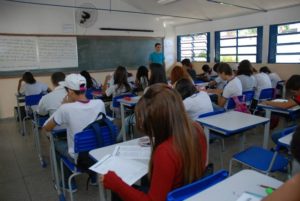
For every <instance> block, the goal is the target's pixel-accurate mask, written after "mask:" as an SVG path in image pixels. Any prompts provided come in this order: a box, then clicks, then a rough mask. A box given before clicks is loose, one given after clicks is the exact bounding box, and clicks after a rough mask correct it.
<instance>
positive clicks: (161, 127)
mask: <svg viewBox="0 0 300 201" xmlns="http://www.w3.org/2000/svg"><path fill="white" fill-rule="evenodd" d="M135 115H136V119H137V128H138V129H139V130H140V131H141V132H142V133H145V134H146V135H147V136H149V138H150V143H151V146H152V154H151V159H150V162H149V163H150V164H149V178H150V188H149V191H148V192H147V193H144V192H142V191H139V190H137V189H135V188H134V187H131V186H129V185H128V184H126V183H125V182H123V181H122V179H121V178H120V177H118V175H116V173H115V172H112V171H109V172H108V173H107V174H105V175H102V176H100V182H102V183H103V186H104V187H105V188H106V189H110V190H112V191H113V192H114V193H116V194H117V195H118V196H119V197H120V198H121V199H122V200H124V201H134V200H138V201H146V200H147V201H148V200H149V201H150V200H155V201H165V200H166V199H167V194H168V193H169V192H170V191H172V190H174V189H175V188H178V187H181V186H183V185H187V184H190V183H192V182H194V181H196V180H198V179H200V178H201V177H202V176H203V174H204V171H205V168H206V162H207V161H206V160H207V157H206V154H207V144H206V138H205V135H204V132H203V130H202V128H201V127H200V126H199V124H198V123H196V122H194V123H192V122H191V120H190V119H189V118H188V116H187V114H186V113H185V110H184V106H183V103H182V100H181V98H180V95H179V94H178V92H177V91H176V90H174V89H172V88H171V87H170V86H168V85H167V84H154V85H152V86H150V87H149V89H148V90H147V92H146V93H145V94H144V95H143V96H142V97H141V99H140V100H139V102H138V103H137V105H136V109H135ZM154 139H155V140H154Z"/></svg>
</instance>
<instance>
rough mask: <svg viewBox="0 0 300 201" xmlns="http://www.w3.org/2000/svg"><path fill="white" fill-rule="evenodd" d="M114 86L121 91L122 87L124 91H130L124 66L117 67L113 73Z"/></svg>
mask: <svg viewBox="0 0 300 201" xmlns="http://www.w3.org/2000/svg"><path fill="white" fill-rule="evenodd" d="M114 84H116V85H118V87H117V89H116V90H118V89H121V88H122V87H123V86H124V87H125V88H126V91H127V92H128V91H130V90H131V88H130V85H129V84H128V80H127V70H126V68H125V67H124V66H118V68H117V69H116V71H115V73H114Z"/></svg>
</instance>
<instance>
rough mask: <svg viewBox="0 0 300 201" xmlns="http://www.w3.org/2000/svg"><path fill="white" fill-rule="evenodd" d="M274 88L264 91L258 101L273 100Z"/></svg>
mask: <svg viewBox="0 0 300 201" xmlns="http://www.w3.org/2000/svg"><path fill="white" fill-rule="evenodd" d="M274 91H275V90H274V88H265V89H262V90H261V92H260V95H259V98H258V100H271V99H273V98H274Z"/></svg>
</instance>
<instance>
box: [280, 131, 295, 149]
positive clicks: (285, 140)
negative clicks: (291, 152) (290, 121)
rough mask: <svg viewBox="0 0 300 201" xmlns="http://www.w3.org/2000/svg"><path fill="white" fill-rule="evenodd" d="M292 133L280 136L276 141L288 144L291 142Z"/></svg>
mask: <svg viewBox="0 0 300 201" xmlns="http://www.w3.org/2000/svg"><path fill="white" fill-rule="evenodd" d="M293 135H294V132H292V133H290V134H288V135H286V136H284V137H281V138H279V139H278V141H279V142H280V143H281V144H284V145H286V146H290V144H291V141H292V137H293Z"/></svg>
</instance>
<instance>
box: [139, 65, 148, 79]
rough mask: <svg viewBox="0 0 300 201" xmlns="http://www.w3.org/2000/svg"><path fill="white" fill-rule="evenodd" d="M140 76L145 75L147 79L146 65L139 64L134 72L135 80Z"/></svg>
mask: <svg viewBox="0 0 300 201" xmlns="http://www.w3.org/2000/svg"><path fill="white" fill-rule="evenodd" d="M141 77H146V78H147V80H148V69H147V68H146V66H140V67H139V68H138V70H137V73H136V80H140V79H141Z"/></svg>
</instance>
